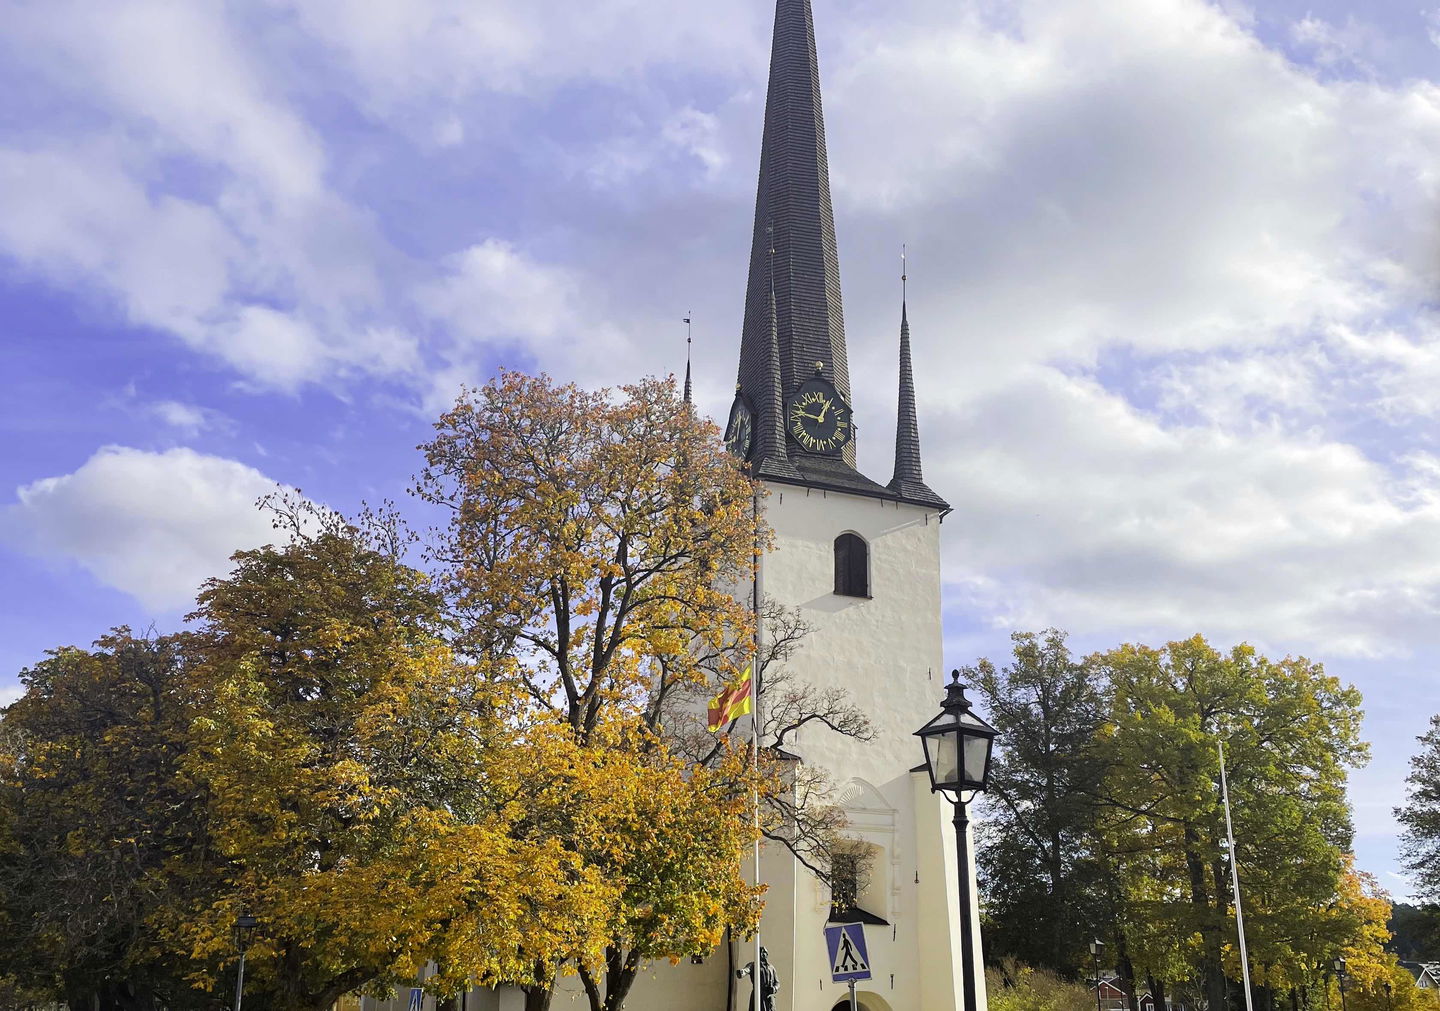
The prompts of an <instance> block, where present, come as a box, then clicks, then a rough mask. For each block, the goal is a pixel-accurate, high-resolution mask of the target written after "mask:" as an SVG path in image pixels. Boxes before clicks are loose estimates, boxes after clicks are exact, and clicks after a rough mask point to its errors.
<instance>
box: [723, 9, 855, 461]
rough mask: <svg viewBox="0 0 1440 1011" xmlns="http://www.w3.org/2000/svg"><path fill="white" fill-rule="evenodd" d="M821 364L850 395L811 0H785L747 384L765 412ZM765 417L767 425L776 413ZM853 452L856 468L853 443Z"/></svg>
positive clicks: (776, 51)
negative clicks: (775, 392)
mask: <svg viewBox="0 0 1440 1011" xmlns="http://www.w3.org/2000/svg"><path fill="white" fill-rule="evenodd" d="M767 233H768V234H767ZM772 249H773V254H772V252H771V250H772ZM772 262H773V263H774V271H775V277H774V288H775V323H776V330H777V339H778V344H779V352H780V353H779V361H778V366H779V369H778V373H777V372H776V371H775V370H774V367H773V365H772V363H771V362H770V361H769V360H768V359H769V354H768V350H769V349H768V347H767V344H768V343H769V340H770V306H769V304H768V303H769V292H770V282H771V277H770V270H771V263H772ZM816 362H820V363H821V373H822V374H823V375H824V376H825V378H826V379H828V380H830V382H832V383H834V384H835V388H836V389H837V390H839V391H840V395H841V396H843V397H844V398H845V399H846V401H847V402H848V401H851V397H850V368H849V363H848V362H847V361H846V357H845V314H844V310H843V308H842V307H841V300H840V266H839V258H838V256H837V255H836V251H835V214H834V211H833V210H832V208H831V204H830V169H829V164H828V162H827V160H826V155H825V119H824V114H823V112H822V110H821V107H820V71H819V67H818V64H817V62H816V58H815V25H814V20H813V16H812V14H811V10H810V0H778V2H777V3H776V6H775V36H774V43H773V49H772V50H771V55H770V91H769V95H768V97H767V99H766V104H765V134H764V138H763V140H762V141H761V146H760V180H759V185H758V187H757V191H756V196H755V228H754V232H753V234H752V237H751V245H750V277H749V283H748V285H747V287H746V292H745V325H744V330H743V336H742V338H741V343H740V376H739V378H740V386H741V388H742V389H743V390H744V391H745V393H746V395H747V396H748V397H749V398H750V402H751V403H753V404H755V405H756V409H757V410H758V411H761V412H764V411H766V410H767V409H768V406H769V404H770V388H771V387H772V386H775V385H777V384H778V386H779V389H780V392H781V396H782V397H783V396H784V395H785V394H787V393H789V391H791V390H793V389H794V388H795V387H796V386H797V385H798V384H799V382H800V381H801V380H802V379H806V378H808V377H809V376H811V375H813V374H814V369H815V363H816ZM761 423H762V425H765V424H767V419H761ZM782 424H783V419H782ZM844 458H845V462H846V463H848V464H850V465H851V466H852V467H853V466H854V465H855V445H854V443H853V441H852V442H851V444H850V445H849V446H847V447H846V449H845V450H844Z"/></svg>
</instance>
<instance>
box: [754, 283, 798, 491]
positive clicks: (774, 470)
mask: <svg viewBox="0 0 1440 1011" xmlns="http://www.w3.org/2000/svg"><path fill="white" fill-rule="evenodd" d="M771 259H772V261H773V259H774V257H773V256H772V257H771ZM769 287H770V298H769V300H768V301H769V303H770V327H769V329H770V339H769V340H768V341H766V342H765V343H766V351H765V365H766V367H767V368H771V369H778V368H779V367H780V318H779V314H778V312H777V311H776V308H775V284H774V282H773V281H772V282H771V283H770V286H769ZM755 410H756V411H757V412H758V413H759V417H757V418H756V419H755V426H756V432H755V436H756V439H755V443H756V444H755V455H754V459H755V476H756V477H773V478H780V479H781V480H785V481H799V480H801V477H800V472H799V471H798V470H796V469H795V465H794V464H793V463H791V462H790V457H789V456H788V455H787V454H786V452H785V400H784V397H783V396H781V393H780V384H779V383H771V384H769V387H768V389H767V390H766V397H765V399H764V400H761V401H758V402H756V403H755Z"/></svg>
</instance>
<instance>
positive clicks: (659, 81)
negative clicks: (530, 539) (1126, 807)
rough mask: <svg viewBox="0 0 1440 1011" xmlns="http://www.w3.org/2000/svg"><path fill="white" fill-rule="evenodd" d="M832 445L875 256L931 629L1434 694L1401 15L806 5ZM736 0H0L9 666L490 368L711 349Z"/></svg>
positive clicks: (715, 372)
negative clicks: (930, 571)
mask: <svg viewBox="0 0 1440 1011" xmlns="http://www.w3.org/2000/svg"><path fill="white" fill-rule="evenodd" d="M815 6H816V19H817V31H818V35H819V46H820V58H821V73H822V78H823V82H824V87H825V103H826V114H827V120H828V127H829V133H830V138H829V139H830V162H831V174H832V185H833V189H834V194H835V206H836V224H837V231H838V233H839V242H840V254H841V274H842V279H843V281H844V286H845V296H846V310H847V317H848V333H849V341H850V353H851V361H852V369H853V373H854V374H855V375H856V376H857V377H867V378H865V379H864V380H859V379H857V383H856V393H855V400H856V403H855V409H856V416H857V422H858V424H859V425H860V429H859V436H858V443H859V447H860V458H861V466H862V469H865V470H867V471H868V472H869V473H870V474H871V475H872V476H879V477H881V478H882V479H883V478H884V477H885V476H887V475H888V473H889V469H890V465H891V461H890V459H889V453H888V449H887V447H888V446H890V445H891V438H892V431H893V427H892V426H893V414H894V389H895V368H896V365H895V361H894V357H895V354H894V351H895V343H896V329H897V325H898V309H899V307H898V295H899V291H898V288H899V285H898V274H899V269H898V268H899V263H898V251H899V247H900V244H901V243H902V242H905V243H908V245H909V249H910V278H911V283H910V319H911V324H912V328H913V331H914V341H915V354H916V359H917V366H918V368H919V370H920V378H919V394H920V399H921V405H920V406H921V432H922V439H923V442H924V446H925V451H926V465H927V478H928V479H929V483H930V484H931V485H932V486H933V487H935V488H936V490H937V491H940V492H941V493H942V494H943V495H945V496H946V497H947V498H948V499H949V500H950V501H951V502H954V503H956V511H955V513H954V514H952V516H951V517H950V518H949V519H947V521H946V525H945V532H946V547H945V551H946V556H945V557H946V568H945V576H946V592H947V613H946V631H947V653H948V655H947V660H948V661H949V662H951V663H953V664H956V665H959V664H962V663H968V662H971V661H973V659H974V658H975V657H976V656H979V655H990V656H992V657H998V656H1000V655H1001V654H1002V653H1004V652H1005V650H1006V648H1007V636H1008V632H1009V630H1010V629H1012V628H1017V627H1019V628H1040V627H1043V626H1046V625H1057V626H1059V627H1062V628H1066V629H1069V630H1070V631H1071V632H1072V634H1073V636H1074V638H1075V642H1076V644H1077V646H1078V647H1079V648H1081V649H1090V648H1100V647H1104V646H1107V645H1111V644H1114V643H1116V642H1119V641H1123V640H1137V639H1138V640H1143V641H1150V642H1158V641H1161V640H1164V639H1166V638H1173V637H1180V636H1185V635H1189V634H1192V633H1194V632H1196V631H1199V632H1203V633H1205V634H1206V635H1208V636H1210V637H1211V638H1212V641H1215V642H1217V643H1222V644H1228V643H1231V642H1234V641H1238V640H1242V639H1244V640H1249V641H1252V642H1255V643H1256V644H1257V645H1259V646H1261V647H1262V648H1264V649H1266V650H1267V651H1270V652H1273V653H1276V654H1283V653H1303V654H1305V655H1307V656H1309V657H1311V658H1313V659H1318V660H1323V661H1324V662H1325V663H1326V664H1327V666H1328V668H1329V669H1330V670H1331V671H1333V672H1335V673H1337V674H1339V675H1340V676H1342V677H1344V678H1346V679H1347V680H1351V681H1353V682H1355V683H1356V684H1357V685H1358V686H1359V687H1360V688H1361V689H1362V690H1363V691H1364V692H1365V695H1366V704H1367V712H1368V720H1367V733H1368V735H1369V737H1370V739H1371V740H1372V741H1373V742H1374V758H1373V761H1372V763H1371V765H1370V766H1369V767H1368V768H1367V769H1365V770H1364V771H1362V772H1361V773H1359V774H1358V775H1357V776H1356V779H1355V790H1354V799H1355V801H1356V811H1357V823H1358V827H1359V838H1358V840H1357V848H1358V851H1359V856H1360V860H1361V864H1362V866H1364V867H1366V868H1368V869H1370V870H1373V871H1375V872H1376V873H1377V874H1379V875H1380V876H1381V878H1382V880H1383V882H1384V883H1385V884H1386V885H1387V886H1389V887H1391V888H1392V889H1394V890H1395V891H1396V892H1397V893H1400V894H1403V893H1404V891H1405V886H1404V883H1403V881H1402V880H1401V879H1400V878H1398V877H1397V876H1396V875H1395V873H1394V872H1395V871H1396V869H1397V868H1396V865H1395V854H1394V826H1393V823H1392V821H1391V819H1390V817H1389V809H1390V807H1391V806H1392V805H1393V804H1394V803H1396V802H1397V801H1398V800H1399V799H1400V798H1401V797H1402V796H1403V786H1402V780H1403V776H1404V772H1405V766H1406V761H1407V759H1408V756H1409V754H1410V752H1411V750H1412V747H1413V743H1414V737H1415V735H1416V734H1418V733H1420V732H1422V731H1423V729H1424V727H1425V724H1426V721H1427V719H1428V717H1429V715H1430V714H1432V713H1434V712H1437V711H1440V679H1437V677H1436V676H1435V667H1436V661H1437V659H1440V449H1437V446H1436V436H1435V432H1436V424H1435V422H1436V412H1437V410H1440V315H1437V282H1440V208H1437V204H1440V73H1437V67H1440V59H1437V57H1440V53H1437V47H1440V6H1437V5H1436V3H1435V2H1434V0H1413V2H1412V0H1406V2H1403V3H1402V2H1394V0H1387V2H1384V3H1367V4H1360V3H1358V2H1353V0H1328V2H1323V3H1321V2H1316V3H1308V2H1300V0H1267V2H1262V3H1255V4H1246V3H1243V2H1240V0H1229V2H1225V3H1205V2H1202V0H1014V2H1001V0H888V2H884V3H882V2H880V0H815ZM772 12H773V6H772V5H771V4H770V3H769V0H734V2H730V3H726V4H718V5H717V4H674V3H664V2H661V0H623V2H622V0H593V2H591V3H587V4H584V5H578V6H577V5H575V4H573V3H563V2H560V0H526V2H521V0H486V2H484V3H481V4H475V3H464V2H459V0H454V2H451V0H369V2H367V3H364V4H355V3H349V2H345V0H263V2H260V0H257V2H249V3H229V4H227V3H222V2H203V3H179V2H171V0H112V2H109V3H106V4H94V3H88V2H84V0H44V2H32V0H0V91H3V93H4V94H5V95H6V96H7V101H6V102H4V103H0V369H3V372H0V374H3V376H4V388H5V391H6V396H5V397H4V398H3V399H0V438H3V443H0V444H3V445H4V446H5V449H4V451H3V452H0V565H3V570H0V571H3V572H4V577H3V579H0V698H3V697H5V695H6V694H7V693H8V694H12V695H13V693H14V692H15V690H16V684H17V682H16V677H17V674H18V671H19V670H20V669H21V668H22V667H24V666H25V665H26V664H28V663H30V662H33V661H34V660H35V659H36V658H38V657H39V656H40V655H41V653H42V652H43V651H44V650H45V649H46V648H48V647H51V646H54V645H57V644H62V643H84V642H88V641H90V640H91V639H93V638H94V637H95V636H96V635H97V634H98V633H99V632H101V631H103V630H104V629H105V628H107V627H109V626H111V625H115V624H122V623H124V624H130V625H132V626H136V627H146V626H149V625H151V624H154V625H155V626H157V627H159V628H162V629H167V628H171V627H174V626H175V625H176V624H178V622H179V620H180V615H181V614H182V613H183V611H184V610H185V605H186V603H187V601H188V600H189V598H190V597H191V595H192V594H193V591H194V588H195V586H196V584H197V583H198V582H199V581H200V580H201V579H203V578H205V577H206V576H208V575H211V574H214V573H217V572H220V571H223V569H224V559H225V557H226V555H227V554H228V553H229V552H230V551H231V550H233V549H234V548H237V547H241V546H247V545H252V544H255V543H259V542H260V541H262V540H264V539H265V538H266V537H267V535H268V532H269V531H268V526H267V524H266V523H265V521H264V520H263V518H261V517H259V516H258V515H257V514H256V513H255V512H254V511H253V509H252V508H251V503H252V502H253V500H254V499H255V498H256V497H257V496H259V495H260V494H263V493H264V492H265V491H266V490H267V489H269V488H271V487H273V486H274V485H275V484H276V483H282V484H285V485H288V486H292V487H299V488H301V489H303V491H304V492H305V494H307V495H309V496H311V497H313V498H315V499H317V500H319V501H322V502H325V503H327V504H330V505H332V506H334V507H336V508H339V509H341V510H353V509H354V508H355V507H356V506H357V505H358V504H359V503H360V502H361V500H365V499H368V500H372V501H374V500H377V499H381V498H386V497H389V498H394V499H397V500H401V501H403V500H404V499H405V495H404V488H405V486H406V483H407V480H408V478H409V476H410V475H411V473H412V472H413V471H414V469H415V467H416V463H417V457H416V455H415V453H414V446H415V445H416V444H417V443H418V442H420V441H422V440H423V439H424V438H425V436H426V432H427V428H428V424H429V419H431V418H432V417H434V416H435V414H436V413H437V412H438V410H439V409H440V408H441V407H443V406H444V405H445V404H446V403H447V402H448V401H449V400H450V399H451V398H453V396H454V393H455V391H456V389H457V388H458V386H459V384H460V383H462V382H481V381H483V380H484V379H485V378H487V377H488V376H490V375H491V374H492V373H493V371H494V370H495V368H496V367H497V366H498V365H500V364H506V365H511V366H517V367H525V368H532V367H540V368H545V369H548V370H549V371H551V372H552V373H554V374H556V375H559V376H563V377H566V378H574V379H576V380H579V381H581V382H583V383H587V384H601V383H614V382H621V381H625V380H626V379H629V378H632V377H634V376H637V375H641V374H645V373H657V372H658V373H665V372H671V371H678V370H679V369H681V368H683V362H684V327H683V325H682V324H681V323H680V318H681V317H682V316H685V315H686V314H687V313H693V315H694V317H695V320H696V329H695V336H696V344H695V355H696V380H697V395H698V397H699V399H700V402H701V404H702V406H703V407H705V408H706V409H707V410H709V411H710V412H711V413H712V414H718V413H719V412H720V411H721V410H722V409H723V407H724V405H725V403H726V401H727V400H728V395H729V392H730V390H731V389H732V384H733V381H734V379H733V377H734V374H735V356H736V353H737V346H738V334H739V328H740V315H741V307H742V299H743V294H744V292H743V288H744V275H745V264H746V257H747V254H748V248H747V243H748V241H749V234H750V232H749V230H750V212H751V207H752V206H753V199H754V184H755V172H756V165H757V163H758V146H759V139H760V124H761V110H762V104H763V101H764V88H765V75H766V70H767V56H768V46H769V28H770V19H771V16H772Z"/></svg>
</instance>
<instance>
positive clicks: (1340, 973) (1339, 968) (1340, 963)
mask: <svg viewBox="0 0 1440 1011" xmlns="http://www.w3.org/2000/svg"><path fill="white" fill-rule="evenodd" d="M1345 976H1346V973H1345V959H1343V958H1337V959H1335V978H1336V979H1337V980H1338V981H1339V983H1340V1011H1346V1008H1345Z"/></svg>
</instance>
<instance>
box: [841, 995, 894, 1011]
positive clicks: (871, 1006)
mask: <svg viewBox="0 0 1440 1011" xmlns="http://www.w3.org/2000/svg"><path fill="white" fill-rule="evenodd" d="M855 1003H856V1004H857V1005H858V1007H859V1011H890V1004H889V1002H888V1001H886V1000H885V998H884V997H881V996H879V995H877V994H873V993H866V992H865V991H864V990H860V991H857V992H856V994H855ZM830 1011H850V998H849V997H842V998H841V999H840V1000H838V1001H836V1002H835V1006H834V1007H832V1008H831V1009H830Z"/></svg>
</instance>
